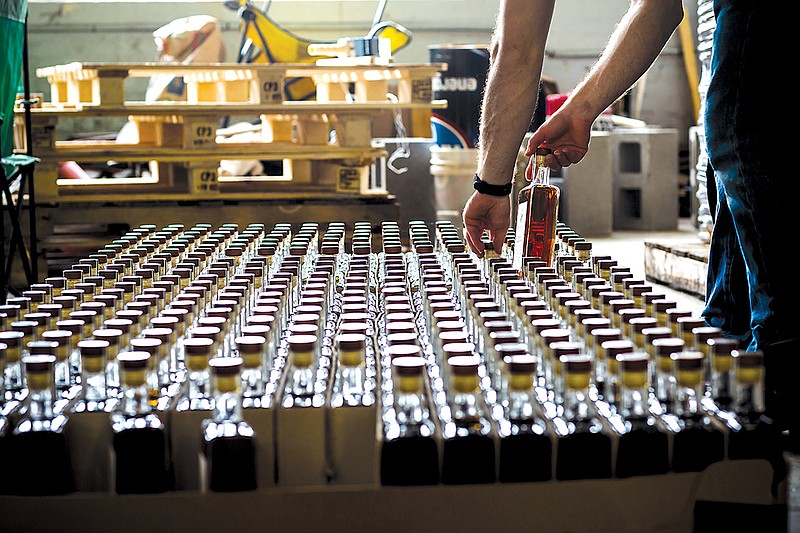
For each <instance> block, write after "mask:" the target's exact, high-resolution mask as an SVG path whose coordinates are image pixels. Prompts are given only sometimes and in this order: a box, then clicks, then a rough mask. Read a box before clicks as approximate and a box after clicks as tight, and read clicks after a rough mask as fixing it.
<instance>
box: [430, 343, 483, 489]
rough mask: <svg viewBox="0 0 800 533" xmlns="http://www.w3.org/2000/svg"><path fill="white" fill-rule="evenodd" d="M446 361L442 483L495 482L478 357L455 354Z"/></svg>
mask: <svg viewBox="0 0 800 533" xmlns="http://www.w3.org/2000/svg"><path fill="white" fill-rule="evenodd" d="M447 363H448V366H449V370H450V375H451V379H450V380H449V382H448V385H449V389H450V390H449V391H447V403H448V404H449V407H450V413H451V416H452V420H451V421H449V422H448V423H446V424H445V427H444V443H443V449H442V483H444V484H446V485H460V484H474V483H494V482H495V481H496V476H495V440H494V435H495V433H494V429H493V427H492V421H491V418H490V416H489V412H488V407H487V406H486V404H485V402H484V399H483V395H482V390H481V387H480V377H479V365H480V358H479V357H478V356H477V355H474V354H473V355H457V356H454V357H451V358H450V359H448V361H447Z"/></svg>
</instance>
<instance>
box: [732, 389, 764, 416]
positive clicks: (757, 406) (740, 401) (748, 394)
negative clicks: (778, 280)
mask: <svg viewBox="0 0 800 533" xmlns="http://www.w3.org/2000/svg"><path fill="white" fill-rule="evenodd" d="M735 407H736V413H737V414H739V415H743V416H744V415H752V414H756V413H763V412H764V384H763V383H739V384H737V386H736V398H735Z"/></svg>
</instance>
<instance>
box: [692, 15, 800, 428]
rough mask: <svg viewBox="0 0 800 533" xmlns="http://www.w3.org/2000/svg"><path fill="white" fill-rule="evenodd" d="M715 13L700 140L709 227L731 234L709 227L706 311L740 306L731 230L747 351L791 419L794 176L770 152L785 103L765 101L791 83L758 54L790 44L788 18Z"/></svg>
mask: <svg viewBox="0 0 800 533" xmlns="http://www.w3.org/2000/svg"><path fill="white" fill-rule="evenodd" d="M715 14H716V21H717V27H716V30H715V33H714V51H713V56H712V78H711V81H710V84H709V89H708V93H707V98H706V110H705V118H706V123H705V124H706V141H707V145H708V150H709V159H710V161H711V163H712V165H713V167H714V178H715V180H716V181H717V183H718V187H717V191H718V193H719V198H718V204H719V206H720V207H719V208H718V214H719V217H718V218H719V220H718V221H717V222H715V225H716V223H719V224H720V225H721V226H720V227H721V228H722V229H724V230H729V231H730V232H731V233H732V234H731V233H728V231H725V232H716V229H717V228H716V226H715V228H714V230H715V234H716V235H717V238H719V239H720V242H718V243H716V244H717V245H718V246H716V247H714V250H713V254H712V255H713V257H710V261H711V262H712V263H713V266H711V269H712V272H710V274H709V275H710V276H713V278H711V279H713V280H714V283H713V284H711V285H710V287H709V290H710V291H711V292H710V297H709V302H708V303H707V312H708V314H707V316H708V318H709V319H711V320H715V319H716V320H720V321H722V322H723V323H724V322H725V321H726V320H728V319H726V318H724V317H723V315H724V314H725V313H728V312H730V313H738V311H737V310H735V309H726V308H725V305H730V304H735V305H740V306H741V305H742V302H741V300H740V298H741V296H740V293H737V292H733V291H734V287H733V281H732V279H733V274H731V273H730V272H729V269H730V268H731V266H732V263H727V264H726V263H724V260H725V259H727V258H728V257H729V256H727V255H725V254H726V253H733V252H732V251H731V249H730V247H731V246H733V245H734V244H733V243H734V238H735V242H738V243H739V244H740V246H739V250H740V254H741V257H742V259H743V262H744V265H745V267H744V269H745V270H744V272H745V275H746V278H747V285H748V287H749V306H747V307H748V308H749V310H750V313H751V317H750V328H751V331H752V339H751V342H750V343H749V345H748V346H747V347H746V349H749V350H761V351H763V352H764V356H765V367H766V372H765V384H766V388H767V409H768V413H769V414H771V415H772V416H774V417H775V418H778V419H779V420H780V422H781V425H783V426H788V425H793V424H794V423H795V421H796V416H795V415H797V414H798V412H800V411H799V410H798V409H796V408H795V405H798V404H800V402H798V400H797V398H798V394H797V392H800V391H795V390H794V389H796V388H800V387H798V386H797V385H796V382H797V380H798V379H800V341H799V340H798V339H800V307H798V306H799V305H800V283H798V282H797V281H796V279H795V278H796V275H795V271H796V270H797V269H796V268H795V266H794V259H793V257H792V256H793V254H792V244H791V242H792V241H791V240H792V238H794V236H795V234H796V233H797V231H796V230H797V227H798V223H797V211H795V210H796V209H797V207H796V202H797V199H798V192H799V189H800V179H798V178H797V173H796V171H795V170H794V169H792V168H790V163H789V162H790V161H792V160H793V157H792V155H791V154H785V153H777V152H776V149H777V148H778V146H781V145H783V144H785V143H784V142H783V141H782V140H781V137H780V132H782V131H783V130H784V129H785V124H786V121H787V119H788V117H787V115H786V113H790V111H789V109H788V108H787V109H786V111H785V112H784V111H782V109H783V106H781V104H780V103H776V104H774V105H770V104H769V103H767V102H766V101H765V95H768V94H769V90H770V89H769V88H770V87H785V86H788V84H789V83H790V80H789V79H788V72H787V71H781V72H775V73H774V78H771V79H770V80H769V81H768V82H767V80H766V79H765V78H764V62H765V58H767V57H769V56H770V54H774V51H775V50H782V49H786V47H787V46H792V44H791V35H792V31H791V27H790V25H792V24H793V21H789V20H788V18H787V17H775V15H774V11H773V10H772V9H771V8H770V6H769V5H768V3H764V2H758V1H756V0H737V1H733V0H717V1H715ZM778 102H780V101H778ZM790 144H791V142H790ZM722 206H726V208H727V210H728V213H727V215H726V214H725V213H724V210H723V207H722ZM726 216H727V217H728V218H727V219H726V218H725V217H726ZM734 236H735V237H734ZM713 240H714V237H713V236H712V243H713ZM712 247H713V246H712ZM720 250H722V252H720ZM726 276H727V277H726ZM726 283H727V284H726ZM717 289H719V290H717ZM727 291H730V292H729V294H728V295H723V294H722V293H723V292H727ZM732 316H737V315H732ZM730 321H731V322H733V321H734V320H733V319H730ZM790 415H792V416H791V422H792V424H790V423H789V422H790Z"/></svg>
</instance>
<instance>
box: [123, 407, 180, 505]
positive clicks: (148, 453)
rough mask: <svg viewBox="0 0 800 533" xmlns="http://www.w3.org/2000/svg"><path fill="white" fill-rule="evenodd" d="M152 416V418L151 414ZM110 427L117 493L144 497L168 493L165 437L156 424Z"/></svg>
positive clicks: (127, 424) (124, 424) (128, 421)
mask: <svg viewBox="0 0 800 533" xmlns="http://www.w3.org/2000/svg"><path fill="white" fill-rule="evenodd" d="M152 416H153V417H155V415H152ZM135 422H136V421H135V420H126V421H124V422H121V423H120V425H119V426H118V427H114V437H113V445H114V452H115V454H116V490H117V494H148V493H159V492H166V491H168V490H171V487H172V483H171V475H170V467H169V466H170V465H169V450H168V442H167V434H166V432H165V430H164V428H163V427H161V426H160V425H159V424H153V423H152V421H150V420H147V419H144V420H140V422H144V423H145V424H146V427H134V423H135Z"/></svg>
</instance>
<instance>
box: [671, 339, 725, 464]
mask: <svg viewBox="0 0 800 533" xmlns="http://www.w3.org/2000/svg"><path fill="white" fill-rule="evenodd" d="M671 358H672V361H673V374H674V376H675V392H674V394H673V398H674V400H673V402H672V408H671V412H672V413H673V414H674V415H675V416H677V418H678V425H679V430H678V431H677V433H675V435H674V437H673V442H672V470H673V471H674V472H701V471H703V470H704V469H705V468H706V467H707V466H709V465H711V464H712V463H715V462H717V461H722V460H723V459H724V457H725V433H724V430H723V429H722V428H721V427H720V426H718V425H717V424H715V423H714V420H713V419H712V418H711V417H710V416H709V415H708V413H707V412H705V410H704V409H703V408H702V405H701V400H702V398H703V393H704V383H703V354H702V353H700V352H696V351H691V350H685V351H682V352H677V353H673V354H672V356H671Z"/></svg>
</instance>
